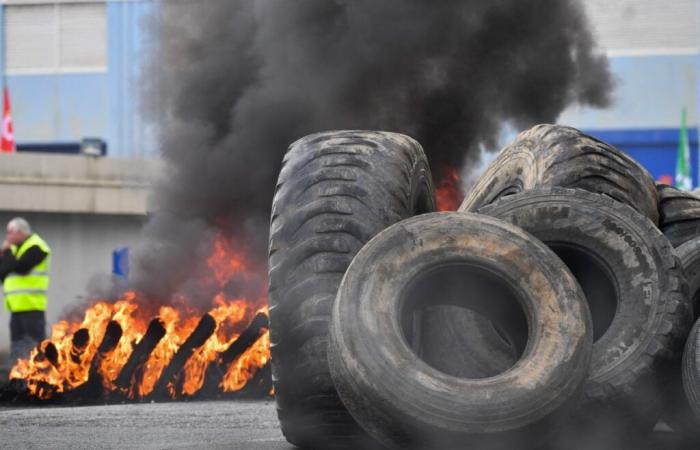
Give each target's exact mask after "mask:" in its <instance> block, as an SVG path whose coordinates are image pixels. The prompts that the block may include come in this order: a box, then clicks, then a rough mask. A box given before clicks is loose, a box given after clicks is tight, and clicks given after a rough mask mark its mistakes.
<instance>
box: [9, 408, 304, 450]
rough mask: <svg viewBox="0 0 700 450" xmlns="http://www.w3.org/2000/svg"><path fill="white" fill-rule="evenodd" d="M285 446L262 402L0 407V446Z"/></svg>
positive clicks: (273, 449)
mask: <svg viewBox="0 0 700 450" xmlns="http://www.w3.org/2000/svg"><path fill="white" fill-rule="evenodd" d="M43 448H52V449H98V448H99V449H137V448H138V449H141V448H143V449H198V448H201V449H205V448H206V449H241V450H242V449H251V450H256V449H260V450H291V449H293V448H294V447H293V446H292V445H290V444H288V443H287V441H285V439H284V437H283V436H282V433H281V432H280V430H279V423H278V422H277V414H276V412H275V404H274V401H272V400H267V401H218V402H172V403H146V404H124V405H108V406H106V405H101V406H79V407H45V408H42V407H29V408H19V407H16V408H7V407H3V406H2V405H0V449H12V450H15V449H43Z"/></svg>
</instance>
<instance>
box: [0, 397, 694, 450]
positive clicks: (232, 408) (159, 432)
mask: <svg viewBox="0 0 700 450" xmlns="http://www.w3.org/2000/svg"><path fill="white" fill-rule="evenodd" d="M632 447H634V448H630V449H625V450H695V449H697V448H700V447H698V446H697V445H690V446H688V445H687V444H686V445H682V444H680V443H678V442H677V441H676V439H675V438H674V437H673V435H672V434H671V433H659V432H657V433H655V435H654V437H652V438H651V439H649V441H648V443H647V445H644V446H642V447H639V446H638V445H633V446H632ZM45 448H46V449H48V448H50V449H236V450H238V449H241V450H242V449H246V450H292V449H294V448H295V447H293V446H292V445H290V444H288V443H287V442H286V441H285V440H284V437H282V433H281V432H280V430H279V424H278V422H277V416H276V414H275V405H274V401H272V400H267V401H218V402H215V401H212V402H171V403H145V404H124V405H103V406H79V407H28V408H20V407H11V408H10V407H2V406H0V449H3V450H4V449H11V450H21V449H45ZM513 450H516V449H513ZM591 450H600V449H591ZM618 450H620V449H618Z"/></svg>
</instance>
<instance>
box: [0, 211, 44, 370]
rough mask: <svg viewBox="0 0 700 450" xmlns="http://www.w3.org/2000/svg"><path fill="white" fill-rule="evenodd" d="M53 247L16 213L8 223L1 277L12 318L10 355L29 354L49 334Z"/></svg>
mask: <svg viewBox="0 0 700 450" xmlns="http://www.w3.org/2000/svg"><path fill="white" fill-rule="evenodd" d="M50 260H51V249H50V248H49V246H48V245H47V244H46V242H44V240H43V239H42V238H41V237H39V235H38V234H36V233H32V229H31V227H30V226H29V223H28V222H27V221H26V220H25V219H23V218H21V217H15V218H14V219H12V220H10V222H9V223H8V224H7V237H6V238H5V241H4V242H3V243H2V255H1V256H0V281H2V288H3V291H4V294H5V308H6V309H7V310H8V311H10V313H12V315H11V318H10V340H11V348H10V357H11V358H12V361H15V360H16V359H17V358H26V357H28V356H29V352H30V351H31V349H32V348H33V347H34V346H35V345H36V344H37V343H39V342H41V341H42V340H44V339H45V338H46V317H45V311H46V299H47V297H46V294H47V291H48V288H49V264H50Z"/></svg>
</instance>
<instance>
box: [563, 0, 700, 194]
mask: <svg viewBox="0 0 700 450" xmlns="http://www.w3.org/2000/svg"><path fill="white" fill-rule="evenodd" d="M582 3H583V4H584V5H585V8H586V12H587V13H588V15H589V17H590V20H591V23H592V26H593V29H594V32H595V35H596V37H597V39H598V43H599V45H600V47H601V48H602V49H603V50H604V51H605V52H606V53H607V55H608V58H609V62H610V69H611V72H612V74H613V76H614V79H615V82H616V86H615V91H614V95H613V104H612V105H610V107H609V108H606V109H604V110H596V109H593V108H578V107H573V108H570V109H569V110H567V111H566V112H565V113H564V114H563V115H562V116H561V117H560V119H559V122H560V123H565V124H570V125H572V126H575V127H577V128H581V129H584V130H586V131H588V132H590V133H591V134H593V135H595V136H597V137H600V138H601V139H603V140H604V141H607V142H610V143H612V144H613V145H615V146H617V147H619V148H621V149H623V150H625V151H627V152H628V153H630V154H632V156H634V157H635V158H636V159H638V160H639V161H640V162H642V163H643V164H644V165H645V166H646V167H647V169H649V171H650V172H651V173H652V175H653V176H654V177H655V178H656V179H657V180H661V181H665V182H668V181H669V180H673V179H674V176H675V165H676V154H677V149H678V138H679V128H680V127H681V115H682V111H683V110H684V109H685V110H686V111H687V125H688V130H689V140H690V150H691V167H692V176H693V186H694V187H697V186H698V172H699V170H698V169H700V167H699V166H698V139H697V127H698V119H699V118H698V109H699V108H698V104H699V103H700V97H699V93H698V78H697V76H698V63H699V62H700V53H699V52H698V47H699V43H700V32H699V27H698V24H699V22H700V11H699V5H700V2H698V0H676V1H673V2H666V1H663V0H617V1H605V0H585V1H583V2H582Z"/></svg>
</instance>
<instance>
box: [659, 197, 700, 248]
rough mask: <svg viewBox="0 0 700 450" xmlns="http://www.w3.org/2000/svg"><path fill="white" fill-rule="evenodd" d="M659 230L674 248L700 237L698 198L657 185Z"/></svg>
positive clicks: (699, 198)
mask: <svg viewBox="0 0 700 450" xmlns="http://www.w3.org/2000/svg"><path fill="white" fill-rule="evenodd" d="M656 188H657V189H658V192H659V228H660V229H661V231H663V233H664V234H665V235H666V237H667V238H668V240H669V241H671V244H673V246H674V247H679V246H681V245H682V244H683V243H685V242H687V241H689V240H691V239H693V238H696V237H699V236H700V197H698V196H697V195H695V194H691V193H690V192H683V191H680V190H678V189H676V188H674V187H673V186H668V185H665V184H658V185H656Z"/></svg>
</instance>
